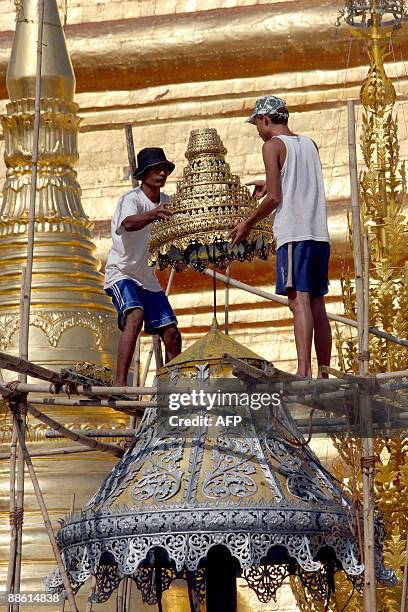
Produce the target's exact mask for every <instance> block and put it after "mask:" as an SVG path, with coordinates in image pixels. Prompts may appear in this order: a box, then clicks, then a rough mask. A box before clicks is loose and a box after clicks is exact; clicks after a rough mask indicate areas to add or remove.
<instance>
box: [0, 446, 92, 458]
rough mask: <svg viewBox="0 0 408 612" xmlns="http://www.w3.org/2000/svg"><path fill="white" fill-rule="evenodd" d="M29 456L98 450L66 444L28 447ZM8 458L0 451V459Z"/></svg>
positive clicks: (50, 455) (8, 454) (51, 455)
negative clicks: (33, 448) (48, 446)
mask: <svg viewBox="0 0 408 612" xmlns="http://www.w3.org/2000/svg"><path fill="white" fill-rule="evenodd" d="M28 452H29V453H30V457H32V458H33V459H34V458H36V457H54V456H58V455H73V454H75V453H96V452H100V451H98V450H96V449H94V448H88V447H87V446H66V447H64V448H46V449H42V450H31V449H30V448H29V449H28ZM2 459H3V460H8V459H10V453H0V460H2Z"/></svg>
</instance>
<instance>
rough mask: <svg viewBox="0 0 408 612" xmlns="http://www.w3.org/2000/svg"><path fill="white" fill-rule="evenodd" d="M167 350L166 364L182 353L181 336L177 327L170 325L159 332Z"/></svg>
mask: <svg viewBox="0 0 408 612" xmlns="http://www.w3.org/2000/svg"><path fill="white" fill-rule="evenodd" d="M159 334H160V338H161V339H162V340H163V344H164V347H165V350H166V363H167V362H168V361H171V360H172V359H174V357H177V355H179V354H180V353H181V334H180V332H179V330H178V328H177V326H176V325H168V326H167V327H164V328H163V329H161V330H160V331H159Z"/></svg>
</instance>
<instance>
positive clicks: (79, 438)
mask: <svg viewBox="0 0 408 612" xmlns="http://www.w3.org/2000/svg"><path fill="white" fill-rule="evenodd" d="M27 410H28V412H29V413H30V414H31V415H32V416H34V417H35V418H36V419H38V420H39V421H41V422H42V423H45V424H46V425H49V426H50V427H52V429H54V430H56V431H58V432H59V433H60V434H61V435H63V436H64V437H65V438H68V439H69V440H73V441H74V442H79V443H80V444H83V445H84V446H87V447H88V448H92V449H94V450H100V451H101V452H103V453H109V454H110V455H113V456H114V457H122V455H123V450H122V449H121V448H120V447H119V446H116V445H115V444H108V443H107V442H98V441H97V440H94V439H92V438H88V437H87V436H84V435H83V434H81V433H78V432H77V433H75V432H73V431H72V429H68V428H67V427H64V425H61V423H59V422H58V421H56V420H55V419H52V418H51V417H49V416H47V415H46V414H43V413H42V412H41V411H40V410H38V409H37V408H35V406H33V405H31V404H27Z"/></svg>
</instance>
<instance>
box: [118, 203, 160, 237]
mask: <svg viewBox="0 0 408 612" xmlns="http://www.w3.org/2000/svg"><path fill="white" fill-rule="evenodd" d="M171 215H172V212H171V211H170V210H168V209H167V208H165V206H164V204H159V206H156V208H152V209H151V210H148V211H147V212H145V213H142V214H140V215H130V216H129V217H126V218H125V219H123V221H122V223H121V225H122V227H123V229H124V230H125V231H126V232H137V231H138V230H141V229H143V228H144V227H146V225H149V223H152V222H153V221H156V220H157V219H168V217H171Z"/></svg>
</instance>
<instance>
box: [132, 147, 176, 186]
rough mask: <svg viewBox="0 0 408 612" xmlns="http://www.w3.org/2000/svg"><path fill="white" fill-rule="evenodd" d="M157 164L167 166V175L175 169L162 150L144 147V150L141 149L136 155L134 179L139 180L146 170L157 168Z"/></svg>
mask: <svg viewBox="0 0 408 612" xmlns="http://www.w3.org/2000/svg"><path fill="white" fill-rule="evenodd" d="M159 164H167V166H168V168H169V174H171V173H172V172H173V170H174V168H175V165H174V164H173V162H171V161H169V160H168V159H166V155H165V154H164V151H163V149H162V148H160V147H146V148H145V149H141V150H140V151H139V153H138V154H137V168H136V170H135V171H134V173H133V176H134V178H137V179H138V178H140V177H141V176H142V174H143V173H144V172H145V171H146V170H148V169H149V168H152V167H153V166H158V165H159Z"/></svg>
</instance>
